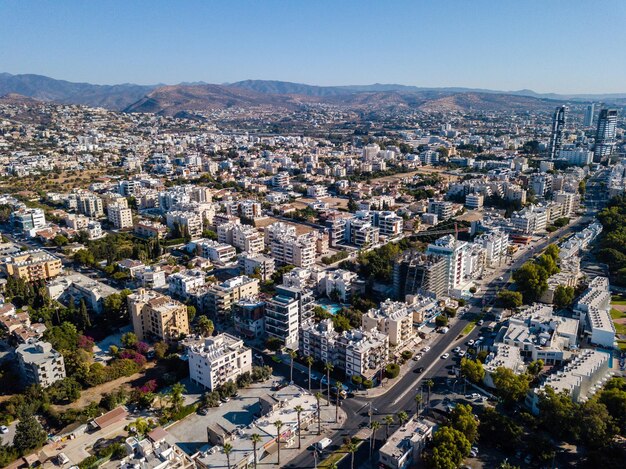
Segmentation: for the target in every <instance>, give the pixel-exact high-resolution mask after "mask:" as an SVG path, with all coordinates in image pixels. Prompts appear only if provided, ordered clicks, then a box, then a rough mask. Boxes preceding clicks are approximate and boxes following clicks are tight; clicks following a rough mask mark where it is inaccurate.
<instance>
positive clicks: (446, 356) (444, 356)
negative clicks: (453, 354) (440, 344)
mask: <svg viewBox="0 0 626 469" xmlns="http://www.w3.org/2000/svg"><path fill="white" fill-rule="evenodd" d="M449 357H450V354H449V353H448V352H446V353H444V354H443V355H442V356H441V358H442V359H443V360H447V359H448V358H449Z"/></svg>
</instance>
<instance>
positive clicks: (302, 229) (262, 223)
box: [254, 204, 313, 236]
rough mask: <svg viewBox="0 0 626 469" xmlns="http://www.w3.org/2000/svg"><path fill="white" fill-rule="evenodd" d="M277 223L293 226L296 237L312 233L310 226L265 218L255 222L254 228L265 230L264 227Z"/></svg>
mask: <svg viewBox="0 0 626 469" xmlns="http://www.w3.org/2000/svg"><path fill="white" fill-rule="evenodd" d="M294 205H295V204H294ZM279 221H282V222H283V223H286V224H288V225H293V226H295V227H296V234H297V235H298V236H300V235H303V234H306V233H310V232H311V231H313V228H311V227H310V226H306V225H301V224H299V223H295V222H289V221H284V220H279V219H277V218H274V217H267V218H263V219H261V220H255V222H254V226H255V227H257V228H265V227H266V226H269V225H271V224H273V223H277V222H279Z"/></svg>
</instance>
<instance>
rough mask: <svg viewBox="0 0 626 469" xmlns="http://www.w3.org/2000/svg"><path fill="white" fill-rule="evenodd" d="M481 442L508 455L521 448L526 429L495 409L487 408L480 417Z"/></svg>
mask: <svg viewBox="0 0 626 469" xmlns="http://www.w3.org/2000/svg"><path fill="white" fill-rule="evenodd" d="M478 430H479V433H480V441H482V442H485V443H486V444H488V445H491V446H493V447H495V448H497V449H500V450H502V451H504V452H506V453H510V452H514V451H515V450H516V449H517V448H519V446H520V443H521V440H522V436H523V434H524V429H523V428H522V427H521V426H519V425H518V424H516V423H515V422H514V421H513V420H512V419H511V418H509V417H507V416H506V415H504V414H503V413H501V412H498V411H497V410H496V409H495V408H493V407H486V408H485V409H484V411H483V413H482V414H481V415H480V426H479V427H478Z"/></svg>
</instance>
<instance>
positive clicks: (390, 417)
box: [383, 415, 394, 439]
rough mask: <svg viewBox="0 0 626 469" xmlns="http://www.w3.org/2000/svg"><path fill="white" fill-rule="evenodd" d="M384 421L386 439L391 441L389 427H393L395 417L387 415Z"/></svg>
mask: <svg viewBox="0 0 626 469" xmlns="http://www.w3.org/2000/svg"><path fill="white" fill-rule="evenodd" d="M383 420H384V421H385V427H386V428H385V434H386V438H387V439H389V425H391V424H392V423H393V422H394V420H393V415H385V418H384V419H383Z"/></svg>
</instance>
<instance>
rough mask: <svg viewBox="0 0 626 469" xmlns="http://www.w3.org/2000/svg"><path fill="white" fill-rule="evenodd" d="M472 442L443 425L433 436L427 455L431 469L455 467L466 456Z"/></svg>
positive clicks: (453, 468) (450, 468) (458, 432)
mask: <svg viewBox="0 0 626 469" xmlns="http://www.w3.org/2000/svg"><path fill="white" fill-rule="evenodd" d="M471 448H472V444H471V443H470V442H469V440H468V439H467V438H465V435H463V433H461V432H460V431H458V430H456V429H454V428H452V427H448V426H443V427H440V428H439V430H437V432H436V433H435V435H434V436H433V450H432V452H431V454H430V455H429V457H428V463H429V466H430V467H431V468H433V469H456V468H457V467H459V465H460V464H461V462H463V459H464V458H466V457H467V456H468V455H469V453H470V450H471Z"/></svg>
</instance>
